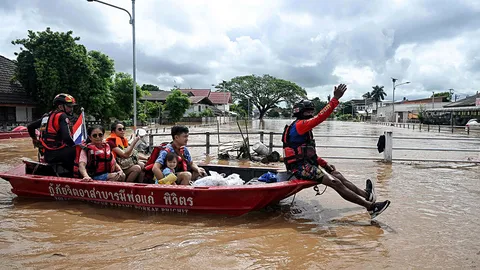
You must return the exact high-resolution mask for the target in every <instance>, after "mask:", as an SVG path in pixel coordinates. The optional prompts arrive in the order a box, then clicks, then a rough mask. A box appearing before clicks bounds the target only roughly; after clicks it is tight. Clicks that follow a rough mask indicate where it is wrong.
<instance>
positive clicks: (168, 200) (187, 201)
mask: <svg viewBox="0 0 480 270" xmlns="http://www.w3.org/2000/svg"><path fill="white" fill-rule="evenodd" d="M163 199H164V200H165V204H166V205H181V206H187V205H188V206H193V198H192V197H188V198H185V197H181V196H179V197H177V194H175V192H172V193H168V192H165V194H164V195H163Z"/></svg>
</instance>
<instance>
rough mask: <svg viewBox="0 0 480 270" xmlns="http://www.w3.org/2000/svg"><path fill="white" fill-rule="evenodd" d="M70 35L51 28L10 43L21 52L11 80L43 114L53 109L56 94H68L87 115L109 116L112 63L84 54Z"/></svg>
mask: <svg viewBox="0 0 480 270" xmlns="http://www.w3.org/2000/svg"><path fill="white" fill-rule="evenodd" d="M72 34H73V32H72V31H68V32H66V33H64V32H53V31H51V30H50V28H47V29H46V30H45V31H40V32H33V31H30V30H29V31H28V36H27V38H24V39H17V40H14V41H12V44H14V45H20V46H21V47H20V52H18V53H15V55H16V56H17V60H16V64H17V67H16V70H15V75H14V78H15V79H17V80H18V81H19V82H20V83H21V84H22V86H23V87H24V89H25V90H26V92H27V93H28V94H29V95H30V96H31V97H33V98H34V99H35V100H36V101H37V102H38V107H39V108H40V109H42V110H44V111H47V110H49V109H51V108H52V106H53V104H52V100H53V98H54V96H55V95H57V94H59V93H68V94H71V95H73V96H74V97H75V98H76V99H77V103H78V104H79V105H80V106H82V107H84V108H85V111H86V112H87V113H88V114H91V115H93V116H95V117H96V118H105V117H108V114H109V112H108V110H107V109H106V108H107V107H108V106H107V105H109V104H111V102H112V100H111V94H110V93H109V89H110V87H109V86H110V84H111V77H112V75H113V72H114V70H113V61H112V60H111V59H109V58H108V56H106V55H104V54H102V53H100V52H95V51H92V52H89V53H87V50H86V48H85V47H84V46H83V45H81V44H77V42H78V41H79V40H80V38H79V37H74V36H73V35H72Z"/></svg>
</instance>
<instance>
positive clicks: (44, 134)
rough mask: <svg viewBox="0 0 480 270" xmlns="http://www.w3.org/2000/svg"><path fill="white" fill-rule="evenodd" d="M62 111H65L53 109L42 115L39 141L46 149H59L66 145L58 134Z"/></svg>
mask: <svg viewBox="0 0 480 270" xmlns="http://www.w3.org/2000/svg"><path fill="white" fill-rule="evenodd" d="M64 113H65V112H62V111H57V110H55V111H51V112H49V113H46V114H44V115H43V117H42V123H41V126H40V143H41V144H42V146H43V147H44V148H45V149H46V150H51V151H53V150H59V149H62V148H64V147H66V146H67V144H65V142H64V141H63V140H62V139H61V138H60V134H59V131H60V116H62V114H64ZM69 125H70V123H69ZM70 130H71V128H70ZM70 136H72V134H70Z"/></svg>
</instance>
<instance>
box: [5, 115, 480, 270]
mask: <svg viewBox="0 0 480 270" xmlns="http://www.w3.org/2000/svg"><path fill="white" fill-rule="evenodd" d="M286 123H287V121H282V120H278V121H274V120H266V121H265V122H264V123H260V122H259V121H254V122H253V123H251V124H250V125H249V126H248V127H249V132H255V131H258V130H260V129H261V130H264V131H275V132H281V131H282V130H283V126H284V125H285V124H286ZM243 128H244V127H243ZM220 129H221V131H237V130H238V127H237V125H236V124H227V125H222V126H220ZM215 130H216V127H215V126H211V127H201V128H198V127H197V128H192V129H191V132H201V131H210V132H213V131H215ZM387 130H391V131H393V134H394V147H396V146H403V147H416V148H462V149H480V138H478V137H477V138H476V139H477V140H476V141H465V142H462V141H436V140H434V138H437V137H446V136H450V137H452V135H446V134H436V133H433V132H430V133H427V132H419V131H418V130H415V131H413V130H409V129H403V128H395V127H385V126H377V125H371V124H365V123H347V122H326V123H323V124H322V125H320V127H318V128H317V129H316V130H315V134H316V135H365V136H379V135H381V134H383V132H384V131H387ZM395 136H410V137H429V138H430V139H428V140H425V139H423V140H404V141H400V140H395ZM457 137H458V136H457ZM239 138H241V136H239V135H229V136H222V137H221V139H220V140H221V142H222V143H224V142H231V141H235V140H239ZM255 138H258V136H257V137H255V136H252V135H250V141H251V142H252V143H254V142H255V141H256V140H257V139H255ZM469 138H470V139H471V138H475V137H474V136H470V137H469ZM274 139H275V140H276V141H275V144H277V145H279V144H280V141H279V140H280V137H279V136H275V137H274ZM159 140H162V139H160V138H159V139H157V141H159ZM165 140H168V137H165ZM265 140H266V141H267V142H268V136H267V135H266V136H265ZM162 141H163V140H162ZM211 142H212V143H216V139H214V138H213V136H212V138H211ZM189 143H190V144H202V143H205V137H204V136H193V135H192V136H190V141H189ZM376 143H377V141H376V139H357V138H356V139H352V138H334V137H328V138H318V139H317V144H319V145H361V146H376ZM277 150H279V149H277ZM319 150H320V153H321V155H322V156H349V157H355V156H362V157H378V158H381V157H382V155H381V154H379V153H378V152H377V150H376V149H332V148H325V149H324V148H322V147H319ZM0 151H1V155H0V171H3V170H6V169H8V168H11V167H12V166H14V165H15V164H18V163H19V162H20V158H21V157H24V156H26V157H30V158H35V156H36V153H35V150H34V149H33V147H32V145H31V141H30V140H29V139H16V140H2V141H0ZM191 151H192V152H193V155H194V157H195V159H196V160H204V159H205V155H204V153H205V148H201V147H198V148H192V149H191ZM211 151H212V153H213V154H215V152H216V149H215V147H213V148H212V150H211ZM393 156H394V158H395V157H403V158H413V159H442V158H444V159H458V160H467V159H469V158H470V159H477V160H478V159H480V155H479V153H457V152H425V151H395V150H394V152H393ZM329 161H330V163H332V164H334V165H336V167H337V169H338V170H339V171H341V172H342V173H343V174H344V175H345V176H347V178H348V179H350V180H351V181H352V182H353V183H355V184H357V185H358V186H360V187H362V188H363V187H364V184H365V179H367V178H371V179H372V180H374V182H375V184H376V190H377V196H378V200H383V199H389V200H391V201H392V204H391V205H390V207H389V208H388V209H387V210H386V211H385V212H384V213H382V214H381V215H380V216H379V217H378V218H377V219H376V220H375V221H371V220H370V218H369V215H368V214H367V212H366V211H365V210H364V209H362V208H361V207H358V206H356V205H354V204H351V203H348V202H346V201H344V200H343V199H342V198H341V197H340V196H339V195H338V194H336V193H335V191H333V190H332V189H327V190H326V192H325V193H324V194H323V195H321V196H315V192H314V191H313V189H307V190H303V191H301V192H300V193H298V194H297V196H296V197H295V200H293V198H292V197H290V198H288V199H286V200H285V201H283V202H282V206H281V207H279V208H276V209H265V210H263V211H258V212H253V213H250V214H247V215H244V216H241V217H223V216H205V215H180V214H151V213H145V212H141V211H136V210H130V209H120V208H109V207H102V206H99V205H93V204H87V203H84V202H65V201H59V202H56V201H34V200H27V199H21V198H17V197H16V196H15V195H14V194H12V193H11V191H10V185H9V183H8V182H6V181H3V180H0V228H1V231H0V257H1V258H2V259H1V265H0V268H2V269H26V268H30V269H65V268H68V269H78V268H91V269H332V268H348V269H379V268H390V269H439V268H442V269H444V268H445V269H468V268H479V267H480V210H479V209H480V208H479V207H478V205H477V203H478V202H479V201H480V166H478V165H472V164H460V163H447V162H442V163H439V162H438V163H422V162H394V163H393V164H384V163H382V162H378V161H371V160H355V159H350V160H348V159H338V160H336V159H329ZM212 162H216V161H215V160H213V161H212ZM224 163H225V162H224ZM230 163H232V164H234V162H230ZM321 190H323V187H322V188H321ZM292 202H293V203H292Z"/></svg>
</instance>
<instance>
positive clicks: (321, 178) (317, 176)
mask: <svg viewBox="0 0 480 270" xmlns="http://www.w3.org/2000/svg"><path fill="white" fill-rule="evenodd" d="M299 169H300V170H299V171H298V172H297V174H298V176H299V177H303V178H306V179H312V180H316V181H318V182H319V183H321V184H324V185H326V186H329V187H331V188H333V189H334V190H335V191H336V192H337V193H338V194H340V196H342V198H344V199H345V200H347V201H349V202H352V203H355V204H358V205H361V206H363V207H365V208H366V209H367V210H368V212H369V214H370V215H371V217H372V218H374V217H376V216H378V215H379V214H380V213H382V212H383V211H384V210H385V209H387V207H388V206H389V205H390V201H388V200H387V201H384V202H379V203H373V202H369V201H367V200H365V199H364V198H362V197H361V196H359V195H358V194H357V193H355V192H354V191H352V190H350V189H349V188H347V186H345V185H344V184H343V183H342V181H341V180H339V179H337V178H336V177H334V176H332V175H331V174H329V173H327V172H326V171H325V170H323V169H322V168H319V167H317V166H313V165H310V164H308V163H307V164H303V165H302V166H301V168H299ZM349 183H350V182H349ZM352 185H353V184H352ZM353 186H355V185H353ZM357 189H358V188H357Z"/></svg>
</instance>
